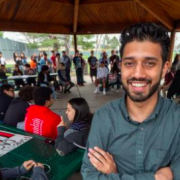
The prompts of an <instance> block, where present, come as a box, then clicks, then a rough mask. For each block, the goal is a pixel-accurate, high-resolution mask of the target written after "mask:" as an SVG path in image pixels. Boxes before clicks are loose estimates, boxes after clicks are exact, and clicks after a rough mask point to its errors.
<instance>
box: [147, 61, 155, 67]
mask: <svg viewBox="0 0 180 180" xmlns="http://www.w3.org/2000/svg"><path fill="white" fill-rule="evenodd" d="M145 65H146V66H148V67H153V66H155V63H154V62H146V63H145Z"/></svg>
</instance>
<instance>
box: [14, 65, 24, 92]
mask: <svg viewBox="0 0 180 180" xmlns="http://www.w3.org/2000/svg"><path fill="white" fill-rule="evenodd" d="M12 75H13V76H22V75H23V72H22V71H21V70H20V69H19V66H18V65H17V64H15V66H14V71H13V73H12ZM14 82H15V85H16V87H17V88H18V89H19V88H20V86H21V85H22V86H25V83H24V81H23V79H15V80H14Z"/></svg>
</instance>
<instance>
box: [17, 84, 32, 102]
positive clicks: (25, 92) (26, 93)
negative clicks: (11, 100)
mask: <svg viewBox="0 0 180 180" xmlns="http://www.w3.org/2000/svg"><path fill="white" fill-rule="evenodd" d="M33 91H34V87H32V86H24V87H22V88H21V89H20V91H19V97H21V98H22V99H23V100H24V101H32V100H33Z"/></svg>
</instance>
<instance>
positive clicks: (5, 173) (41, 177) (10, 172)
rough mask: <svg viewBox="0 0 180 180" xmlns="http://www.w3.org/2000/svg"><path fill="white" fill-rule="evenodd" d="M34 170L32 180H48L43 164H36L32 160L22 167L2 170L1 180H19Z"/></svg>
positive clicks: (0, 173)
mask: <svg viewBox="0 0 180 180" xmlns="http://www.w3.org/2000/svg"><path fill="white" fill-rule="evenodd" d="M32 168H33V174H32V175H31V180H48V178H47V176H46V174H45V172H44V166H43V164H41V163H36V162H34V161H32V160H29V161H25V162H24V163H23V164H22V165H21V167H14V168H2V169H0V179H1V180H6V179H10V178H18V177H20V176H23V175H25V174H26V173H28V171H30V170H31V169H32Z"/></svg>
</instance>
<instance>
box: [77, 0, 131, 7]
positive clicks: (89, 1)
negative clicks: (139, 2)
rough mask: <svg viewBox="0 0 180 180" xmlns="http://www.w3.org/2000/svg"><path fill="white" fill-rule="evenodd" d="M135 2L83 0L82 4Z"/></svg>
mask: <svg viewBox="0 0 180 180" xmlns="http://www.w3.org/2000/svg"><path fill="white" fill-rule="evenodd" d="M121 2H133V0H103V1H102V0H82V1H81V3H80V6H87V5H100V4H112V3H121Z"/></svg>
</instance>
